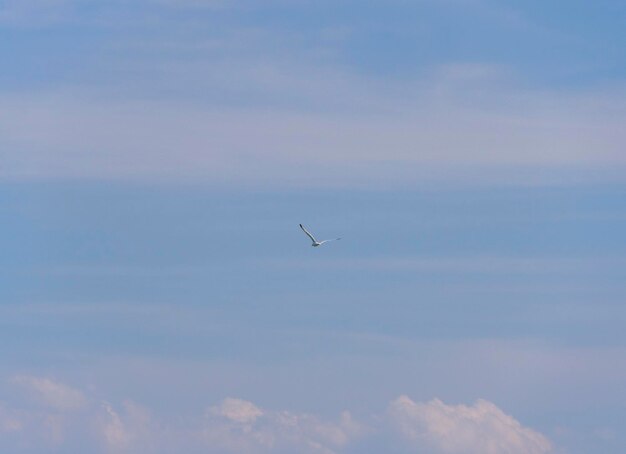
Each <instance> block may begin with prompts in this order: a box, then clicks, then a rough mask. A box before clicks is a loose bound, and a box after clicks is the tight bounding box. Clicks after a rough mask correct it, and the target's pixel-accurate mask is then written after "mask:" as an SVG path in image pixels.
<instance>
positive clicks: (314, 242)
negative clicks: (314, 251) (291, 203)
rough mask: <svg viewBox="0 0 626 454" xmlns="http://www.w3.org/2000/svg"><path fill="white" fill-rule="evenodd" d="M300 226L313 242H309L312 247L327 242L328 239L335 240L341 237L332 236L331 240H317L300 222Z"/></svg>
mask: <svg viewBox="0 0 626 454" xmlns="http://www.w3.org/2000/svg"><path fill="white" fill-rule="evenodd" d="M300 228H301V229H302V231H303V232H304V233H306V235H307V236H308V237H309V238H311V241H312V242H313V244H311V246H313V247H318V246H321V245H322V244H324V243H328V242H329V241H337V240H340V239H341V238H333V239H332V240H322V241H317V240H316V239H315V238H314V237H313V235H311V234H310V233H309V232H308V231H307V229H305V228H304V226H303V225H302V224H300Z"/></svg>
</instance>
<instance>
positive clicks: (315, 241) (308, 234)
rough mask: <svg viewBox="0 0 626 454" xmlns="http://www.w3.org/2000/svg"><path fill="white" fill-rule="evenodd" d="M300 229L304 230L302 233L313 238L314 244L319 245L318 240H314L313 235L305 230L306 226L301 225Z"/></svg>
mask: <svg viewBox="0 0 626 454" xmlns="http://www.w3.org/2000/svg"><path fill="white" fill-rule="evenodd" d="M300 228H301V229H302V231H303V232H304V233H306V235H307V236H308V237H309V238H311V241H313V242H314V243H317V240H316V239H315V238H313V235H311V234H310V233H309V232H308V231H307V229H305V228H304V226H303V225H302V224H300Z"/></svg>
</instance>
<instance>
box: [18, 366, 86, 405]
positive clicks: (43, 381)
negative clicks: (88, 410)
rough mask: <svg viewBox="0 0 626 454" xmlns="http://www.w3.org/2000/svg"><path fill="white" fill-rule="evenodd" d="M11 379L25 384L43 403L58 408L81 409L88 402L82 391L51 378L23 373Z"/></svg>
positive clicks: (22, 384)
mask: <svg viewBox="0 0 626 454" xmlns="http://www.w3.org/2000/svg"><path fill="white" fill-rule="evenodd" d="M11 381H12V382H13V383H14V384H17V385H21V386H23V387H24V388H26V389H27V390H29V391H30V392H32V393H33V394H34V395H35V397H36V398H37V399H39V400H40V401H41V402H42V403H44V404H46V405H48V406H50V407H52V408H54V409H57V410H79V409H81V408H82V407H84V406H85V404H86V403H87V399H86V398H85V396H84V394H83V393H82V392H81V391H79V390H77V389H74V388H71V387H69V386H67V385H64V384H62V383H58V382H55V381H53V380H50V379H49V378H40V377H31V376H25V375H22V376H16V377H13V379H12V380H11Z"/></svg>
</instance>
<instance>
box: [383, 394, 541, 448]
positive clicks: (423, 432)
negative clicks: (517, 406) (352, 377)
mask: <svg viewBox="0 0 626 454" xmlns="http://www.w3.org/2000/svg"><path fill="white" fill-rule="evenodd" d="M388 415H389V418H390V420H391V421H392V423H393V424H394V426H395V427H396V428H397V430H398V431H399V433H401V434H402V435H403V436H404V437H406V438H407V439H408V440H409V441H410V442H411V443H413V444H414V445H415V446H419V447H422V448H428V449H431V450H432V452H435V453H442V454H444V453H445V454H505V453H506V454H543V453H549V452H551V451H552V445H551V443H550V441H549V440H548V439H547V438H546V437H544V436H543V435H542V434H540V433H538V432H536V431H534V430H532V429H529V428H527V427H524V426H522V425H521V424H520V423H519V422H518V421H517V420H515V419H514V418H513V417H511V416H509V415H507V414H505V413H504V412H502V410H500V409H499V408H498V407H496V406H495V405H494V404H493V403H491V402H488V401H486V400H478V401H477V402H476V403H475V404H474V405H473V406H465V405H456V406H455V405H446V404H444V403H443V402H441V401H440V400H438V399H434V400H432V401H430V402H427V403H416V402H414V401H412V400H411V399H410V398H408V397H407V396H401V397H399V398H398V399H396V400H395V401H393V402H392V403H391V405H390V406H389V410H388Z"/></svg>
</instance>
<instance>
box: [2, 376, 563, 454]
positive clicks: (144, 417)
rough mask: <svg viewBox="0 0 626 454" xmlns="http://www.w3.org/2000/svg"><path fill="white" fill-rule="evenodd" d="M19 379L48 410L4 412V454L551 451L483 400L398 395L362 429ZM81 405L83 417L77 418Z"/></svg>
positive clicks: (228, 402) (349, 418)
mask: <svg viewBox="0 0 626 454" xmlns="http://www.w3.org/2000/svg"><path fill="white" fill-rule="evenodd" d="M12 381H13V382H14V383H16V384H19V385H22V386H26V387H27V388H29V389H32V390H35V392H36V393H38V394H41V395H42V396H43V397H42V400H43V401H44V402H45V403H46V406H45V407H43V408H40V409H30V408H28V405H26V406H25V407H24V408H21V407H20V406H19V404H18V405H17V406H15V405H14V407H6V406H4V405H0V433H2V434H5V435H7V436H8V435H10V437H4V438H0V449H9V450H11V449H13V448H14V447H15V446H26V445H25V444H24V443H27V444H28V446H29V448H28V449H26V450H25V451H23V452H46V450H49V449H50V448H51V447H54V448H55V449H58V448H62V449H80V450H82V451H89V452H106V453H111V454H130V453H136V452H150V453H168V452H174V451H176V450H184V451H185V452H190V453H191V452H202V453H205V454H206V453H221V454H224V453H232V454H257V453H259V454H261V453H293V452H299V453H310V454H332V453H338V454H339V453H342V452H347V451H348V452H353V450H354V449H355V448H359V447H366V448H368V447H370V446H376V445H377V444H376V443H379V442H380V440H381V437H382V439H384V440H387V441H391V444H392V445H394V446H396V445H398V443H399V445H403V446H406V447H408V449H409V450H413V449H419V450H420V452H423V451H424V450H426V452H431V453H433V454H545V453H548V452H551V449H552V445H551V443H550V441H549V440H548V439H547V438H545V437H544V436H543V435H541V434H540V433H538V432H536V431H534V430H532V429H529V428H527V427H524V426H522V425H521V424H520V423H519V422H518V421H516V420H515V419H514V418H513V417H511V416H509V415H506V414H505V413H503V412H502V411H501V410H500V409H499V408H498V407H496V406H495V405H494V404H493V403H491V402H488V401H485V400H479V401H478V402H477V403H476V404H475V405H474V406H465V405H457V406H451V405H446V404H444V403H443V402H441V401H439V400H436V399H435V400H432V401H430V402H427V403H416V402H414V401H412V400H411V399H410V398H408V397H406V396H401V397H399V398H398V399H396V400H394V401H393V402H391V403H390V404H389V407H388V409H387V411H386V412H384V413H382V414H375V413H374V414H373V415H370V416H369V417H368V418H367V419H366V421H365V422H364V421H363V420H357V419H356V418H354V417H353V415H352V414H351V413H350V412H349V411H344V412H342V413H341V414H340V415H339V417H338V418H335V419H327V418H323V417H320V416H317V415H313V414H308V413H302V412H294V411H290V410H279V411H275V410H268V409H263V408H260V407H259V406H257V405H255V404H254V403H252V402H250V401H246V400H243V399H239V398H226V399H224V400H223V401H222V402H220V403H219V404H218V405H215V406H210V407H208V408H207V410H206V412H205V415H204V417H202V416H201V415H196V416H186V417H183V416H181V415H173V414H169V413H168V412H167V411H165V412H162V413H160V414H155V413H153V412H151V411H150V410H148V409H147V408H145V407H143V406H141V405H139V404H137V403H135V402H133V401H130V400H126V401H124V402H122V403H121V404H120V405H117V406H116V405H114V404H111V403H109V402H106V401H104V402H100V403H99V401H98V399H96V398H94V397H90V398H87V397H85V396H84V395H83V394H82V393H79V392H77V391H76V390H73V389H72V388H70V387H68V386H67V385H63V384H60V383H57V382H53V381H52V380H49V379H44V378H34V377H16V378H14V379H13V380H12ZM116 407H117V408H116ZM77 408H81V409H82V410H81V411H80V412H77V411H76V409H77ZM390 429H391V430H390ZM11 443H15V444H11ZM396 447H397V446H396ZM394 449H395V448H390V450H389V452H396V451H395V450H394ZM401 452H404V451H401Z"/></svg>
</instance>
